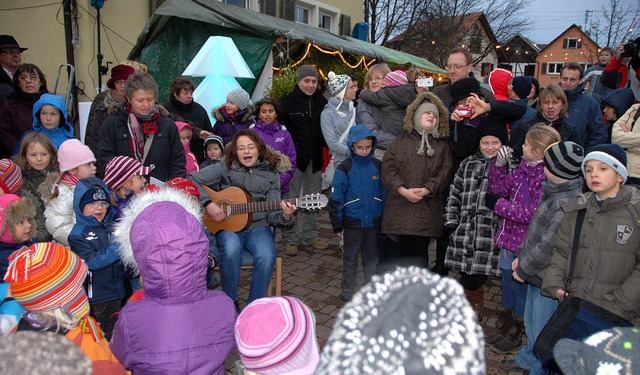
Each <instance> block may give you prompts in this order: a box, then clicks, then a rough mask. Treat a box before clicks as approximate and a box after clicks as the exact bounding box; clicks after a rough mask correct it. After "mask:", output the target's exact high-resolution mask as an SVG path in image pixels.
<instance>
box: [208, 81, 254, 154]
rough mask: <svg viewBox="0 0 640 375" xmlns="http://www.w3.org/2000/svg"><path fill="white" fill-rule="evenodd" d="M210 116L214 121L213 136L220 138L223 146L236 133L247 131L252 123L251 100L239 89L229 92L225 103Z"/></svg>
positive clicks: (247, 94)
mask: <svg viewBox="0 0 640 375" xmlns="http://www.w3.org/2000/svg"><path fill="white" fill-rule="evenodd" d="M212 114H213V118H215V119H216V123H215V125H214V126H213V134H215V135H219V136H221V137H222V140H223V141H224V144H225V145H226V144H228V143H229V142H231V139H232V138H233V135H234V134H236V132H238V131H240V130H244V129H249V127H250V126H251V125H253V123H254V119H253V114H254V113H253V105H252V103H251V98H250V97H249V93H247V92H246V91H245V90H243V89H241V88H237V89H235V90H231V91H230V92H229V94H227V102H226V103H225V104H224V105H222V106H220V107H219V108H218V109H216V110H215V111H213V113H212Z"/></svg>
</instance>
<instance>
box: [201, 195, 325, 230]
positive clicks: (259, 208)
mask: <svg viewBox="0 0 640 375" xmlns="http://www.w3.org/2000/svg"><path fill="white" fill-rule="evenodd" d="M202 189H204V191H206V192H207V194H209V198H211V201H212V202H213V203H215V204H217V205H218V206H220V208H222V210H223V211H224V212H225V214H226V217H225V218H224V219H223V220H222V221H220V222H217V221H214V220H213V218H212V217H211V216H210V215H209V213H208V212H207V210H206V209H204V214H203V215H202V219H203V221H204V226H205V227H207V229H208V230H209V231H210V232H211V233H217V232H218V231H220V230H228V231H230V232H240V231H242V230H244V229H246V228H247V227H248V226H249V225H250V224H251V221H252V217H251V214H252V213H253V212H264V211H273V210H279V209H280V200H275V201H262V202H252V201H251V195H249V193H247V192H246V191H244V190H242V189H240V188H238V187H235V186H231V187H228V188H226V189H224V190H221V191H214V190H212V189H210V188H209V187H207V186H204V185H203V186H202ZM283 200H284V201H285V202H288V203H292V204H294V205H296V207H297V209H298V210H299V209H304V210H319V209H321V208H322V207H324V206H326V205H327V201H328V199H327V197H326V196H325V195H324V194H320V193H318V194H308V195H305V196H304V197H300V198H291V199H283Z"/></svg>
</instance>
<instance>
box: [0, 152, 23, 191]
mask: <svg viewBox="0 0 640 375" xmlns="http://www.w3.org/2000/svg"><path fill="white" fill-rule="evenodd" d="M21 188H22V172H21V171H20V167H18V166H17V165H16V163H14V162H12V161H11V160H10V159H2V160H0V189H2V191H3V192H4V193H5V194H16V195H20V189H21Z"/></svg>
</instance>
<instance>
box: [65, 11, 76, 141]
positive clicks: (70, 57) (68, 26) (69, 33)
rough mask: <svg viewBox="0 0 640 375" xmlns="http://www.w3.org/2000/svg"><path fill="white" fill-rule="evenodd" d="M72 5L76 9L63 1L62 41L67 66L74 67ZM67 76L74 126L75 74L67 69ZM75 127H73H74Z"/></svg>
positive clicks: (71, 117) (71, 120) (70, 109)
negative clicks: (65, 51) (64, 47)
mask: <svg viewBox="0 0 640 375" xmlns="http://www.w3.org/2000/svg"><path fill="white" fill-rule="evenodd" d="M72 5H73V7H74V8H77V4H76V0H64V39H65V46H66V50H67V64H70V65H72V66H76V61H75V57H74V53H73V43H72V41H73V26H72V21H73V20H72V17H71V15H72ZM67 74H68V77H69V86H70V88H71V96H72V97H73V103H72V104H71V108H69V122H71V123H72V124H74V125H76V124H77V120H78V91H77V90H76V79H75V74H74V75H72V74H71V67H68V68H67ZM74 127H75V126H74ZM75 128H76V133H78V134H76V135H80V134H79V130H78V127H75Z"/></svg>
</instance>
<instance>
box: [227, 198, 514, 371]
mask: <svg viewBox="0 0 640 375" xmlns="http://www.w3.org/2000/svg"><path fill="white" fill-rule="evenodd" d="M318 231H319V235H320V238H321V239H322V240H324V241H327V242H328V243H329V244H330V246H329V248H328V249H326V250H316V249H313V248H311V247H304V246H300V249H301V251H300V254H299V255H298V256H296V257H290V256H287V255H286V254H285V252H284V245H283V244H282V242H281V241H280V234H279V233H278V234H277V236H276V251H277V254H278V256H280V257H282V259H283V264H284V265H283V282H282V294H283V295H291V296H295V297H297V298H300V299H301V300H302V301H304V302H305V303H306V304H307V305H308V306H309V307H311V308H312V309H313V311H314V313H315V315H316V323H317V325H316V334H317V336H318V343H319V345H320V348H322V347H324V344H325V343H326V341H327V339H328V338H329V335H330V333H331V329H332V327H333V324H334V322H335V319H336V316H337V315H338V312H339V311H340V308H341V307H342V306H343V305H344V302H343V301H342V300H341V299H340V282H341V280H342V253H341V252H340V249H339V248H338V245H337V241H335V238H334V235H333V231H332V230H331V224H330V223H329V214H328V211H327V210H326V209H323V210H321V212H320V219H319V221H318ZM432 245H433V246H431V248H430V249H429V260H430V261H431V262H433V261H434V260H435V242H432ZM450 277H456V275H455V273H454V272H451V274H450ZM250 280H251V277H250V273H249V272H248V271H243V273H242V275H241V276H240V288H239V296H240V306H241V307H244V303H245V301H246V299H247V297H248V295H249V282H250ZM362 280H363V276H362V270H361V269H360V271H359V274H358V281H359V283H360V284H362ZM484 290H485V293H484V298H485V314H484V318H483V321H482V328H483V330H484V333H485V335H490V334H492V333H493V332H494V331H495V326H496V315H497V312H496V309H497V308H498V306H499V305H500V291H501V288H500V279H499V278H490V279H489V281H488V282H487V283H486V285H485V286H484ZM485 354H486V360H487V374H489V375H506V374H521V372H509V371H504V370H502V369H500V361H501V360H502V359H505V358H514V357H515V354H516V353H512V354H497V353H494V352H492V351H491V350H488V349H487V350H486V351H485ZM238 359H239V358H238V355H237V351H235V350H234V351H233V352H232V354H231V355H230V356H229V358H228V359H227V362H226V366H225V369H226V371H225V373H226V374H235V373H236V367H235V364H236V361H238Z"/></svg>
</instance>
